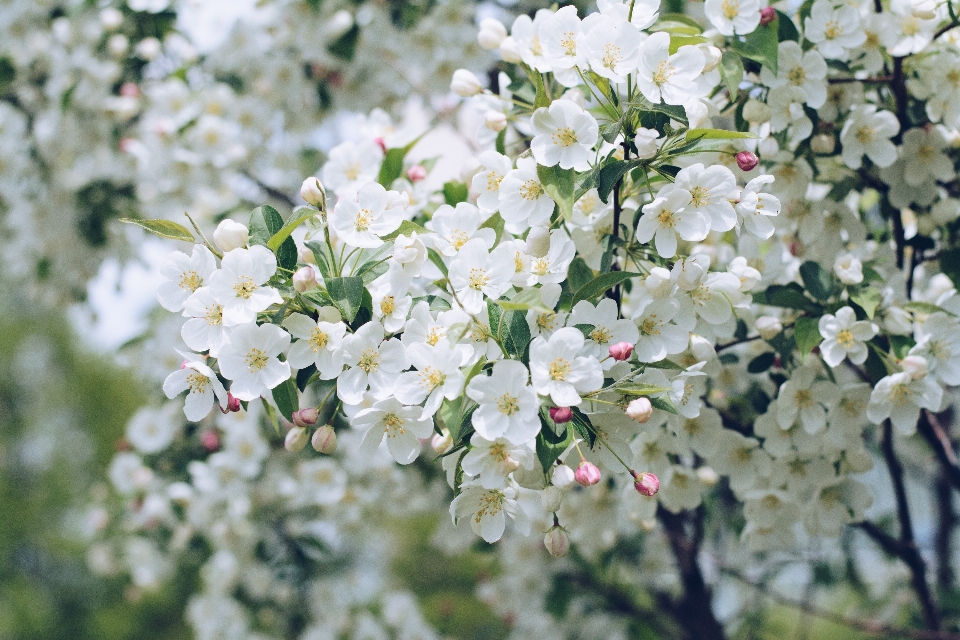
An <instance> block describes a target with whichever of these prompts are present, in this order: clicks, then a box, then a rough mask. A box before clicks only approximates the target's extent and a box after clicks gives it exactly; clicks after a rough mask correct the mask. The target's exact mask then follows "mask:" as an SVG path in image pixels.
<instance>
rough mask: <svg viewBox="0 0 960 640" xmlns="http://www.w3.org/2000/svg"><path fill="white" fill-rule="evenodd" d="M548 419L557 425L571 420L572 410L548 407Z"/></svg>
mask: <svg viewBox="0 0 960 640" xmlns="http://www.w3.org/2000/svg"><path fill="white" fill-rule="evenodd" d="M550 419H551V420H553V421H554V422H556V423H557V424H563V423H564V422H570V421H571V420H573V409H571V408H570V407H550Z"/></svg>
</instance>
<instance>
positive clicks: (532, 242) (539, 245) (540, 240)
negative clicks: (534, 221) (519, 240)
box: [524, 226, 550, 258]
mask: <svg viewBox="0 0 960 640" xmlns="http://www.w3.org/2000/svg"><path fill="white" fill-rule="evenodd" d="M526 242H527V243H526V246H525V247H524V249H525V250H526V252H527V253H528V254H530V255H531V256H532V257H534V258H542V257H544V256H545V255H547V252H548V251H550V229H549V228H547V227H541V226H537V227H532V228H531V229H530V231H529V232H528V233H527V241H526Z"/></svg>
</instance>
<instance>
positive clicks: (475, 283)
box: [470, 267, 490, 291]
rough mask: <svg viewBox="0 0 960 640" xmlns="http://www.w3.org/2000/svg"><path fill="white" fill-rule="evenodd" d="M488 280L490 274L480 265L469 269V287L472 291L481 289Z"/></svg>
mask: <svg viewBox="0 0 960 640" xmlns="http://www.w3.org/2000/svg"><path fill="white" fill-rule="evenodd" d="M488 282H490V276H488V275H487V272H486V271H485V270H484V269H481V268H480V267H474V268H473V269H470V288H471V289H473V290H474V291H481V290H482V289H483V288H484V287H485V286H487V283H488Z"/></svg>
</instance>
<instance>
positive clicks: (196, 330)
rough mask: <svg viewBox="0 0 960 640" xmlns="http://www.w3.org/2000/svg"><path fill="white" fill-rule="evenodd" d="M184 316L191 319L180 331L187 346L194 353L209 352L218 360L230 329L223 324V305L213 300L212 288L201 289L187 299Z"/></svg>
mask: <svg viewBox="0 0 960 640" xmlns="http://www.w3.org/2000/svg"><path fill="white" fill-rule="evenodd" d="M183 315H185V316H187V317H188V318H190V319H189V320H187V321H186V322H184V323H183V327H181V329H180V336H181V337H182V338H183V341H184V342H185V343H186V345H187V346H188V347H190V348H191V349H193V350H194V351H209V352H210V356H211V357H214V358H216V357H217V354H218V353H219V351H220V347H222V346H223V345H224V344H225V343H226V341H227V332H228V329H227V328H226V327H225V326H224V324H223V305H222V304H220V303H219V302H217V301H216V300H214V299H213V294H212V293H211V292H210V287H201V288H199V289H197V290H196V291H195V292H194V294H193V295H192V296H190V297H189V298H187V303H186V304H185V305H183Z"/></svg>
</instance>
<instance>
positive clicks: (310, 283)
mask: <svg viewBox="0 0 960 640" xmlns="http://www.w3.org/2000/svg"><path fill="white" fill-rule="evenodd" d="M316 286H317V275H316V274H315V273H314V272H313V267H301V268H299V269H297V271H296V272H295V273H294V274H293V288H294V289H296V290H297V291H298V292H299V293H306V292H307V291H310V290H311V289H315V288H316Z"/></svg>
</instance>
